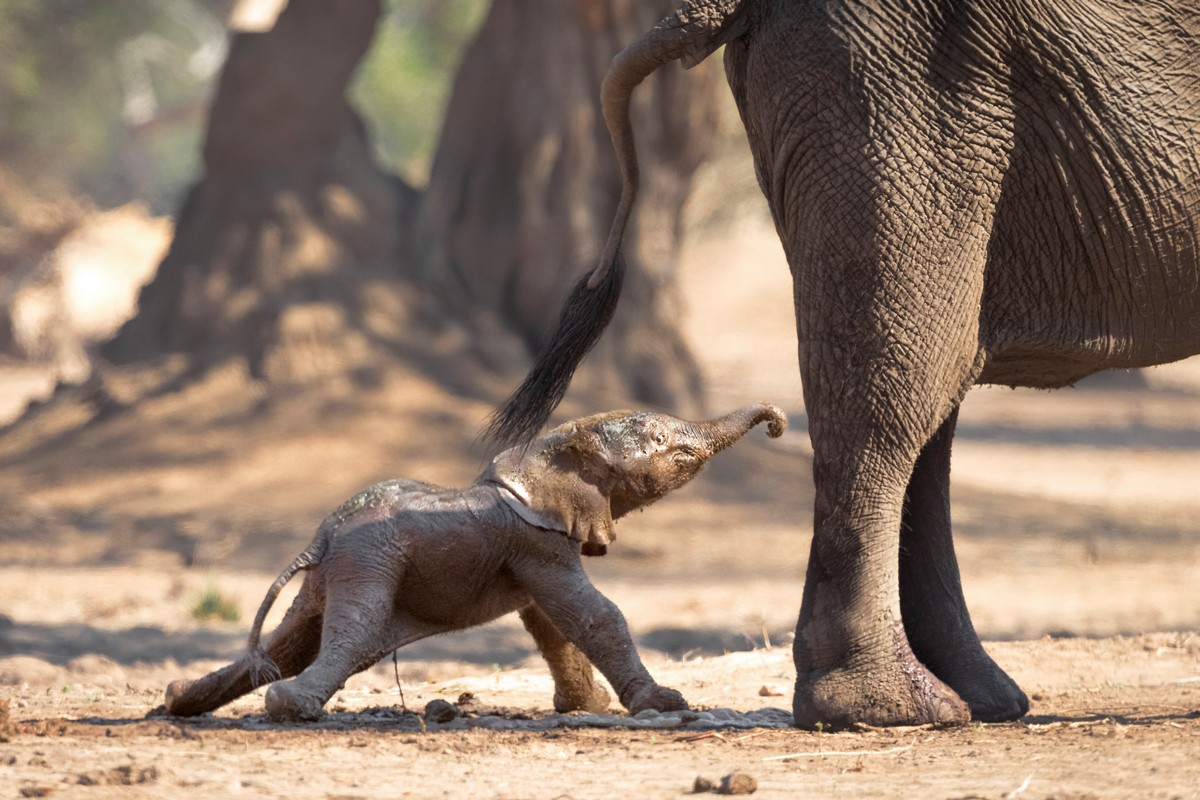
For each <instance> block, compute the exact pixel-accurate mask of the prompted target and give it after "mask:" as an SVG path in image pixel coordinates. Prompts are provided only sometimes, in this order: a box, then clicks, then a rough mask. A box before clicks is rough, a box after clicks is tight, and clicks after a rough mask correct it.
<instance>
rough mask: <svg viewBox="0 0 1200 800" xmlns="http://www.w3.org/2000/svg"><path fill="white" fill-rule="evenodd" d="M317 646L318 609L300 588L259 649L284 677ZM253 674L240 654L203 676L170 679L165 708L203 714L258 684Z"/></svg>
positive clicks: (187, 714)
mask: <svg viewBox="0 0 1200 800" xmlns="http://www.w3.org/2000/svg"><path fill="white" fill-rule="evenodd" d="M320 646H321V609H320V607H319V606H318V605H317V604H316V602H315V601H314V600H313V599H311V597H310V596H309V595H308V593H307V591H305V590H303V589H302V590H301V592H300V594H299V596H297V598H296V601H295V602H294V603H292V607H291V608H289V609H288V612H287V614H286V615H284V618H283V621H282V622H280V623H279V627H278V628H276V629H275V630H274V632H272V633H271V635H270V636H268V637H267V639H266V641H264V643H263V649H264V650H266V652H267V655H268V656H269V657H270V658H271V660H272V661H273V662H275V666H276V667H277V668H278V669H279V673H280V675H281V676H282V677H285V678H287V677H291V676H292V675H296V674H299V673H300V671H301V670H303V669H304V668H305V667H307V666H308V665H309V664H311V663H312V662H313V659H315V658H316V657H317V651H318V649H319V648H320ZM253 678H254V676H252V675H251V668H250V659H249V658H248V657H247V656H243V657H241V658H239V659H238V660H237V661H235V662H234V663H232V664H230V665H229V666H227V667H223V668H221V669H219V670H217V671H216V672H212V673H209V674H208V675H205V676H204V677H203V678H199V679H197V680H177V681H171V683H170V685H169V686H167V697H166V704H165V705H166V710H167V712H168V713H169V714H172V715H174V716H177V717H194V716H196V715H197V714H204V713H206V712H208V711H212V710H214V709H216V708H220V707H221V706H223V705H225V704H226V703H228V702H231V701H233V700H236V699H237V698H239V697H241V696H242V695H244V694H248V693H249V692H252V691H253V690H254V689H255V688H256V687H257V685H258V684H255V683H254V680H253Z"/></svg>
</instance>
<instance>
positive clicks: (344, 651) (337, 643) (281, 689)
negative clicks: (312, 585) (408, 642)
mask: <svg viewBox="0 0 1200 800" xmlns="http://www.w3.org/2000/svg"><path fill="white" fill-rule="evenodd" d="M327 592H328V593H327V595H326V598H325V620H324V624H323V626H322V630H321V645H320V652H319V653H318V654H317V657H316V659H315V660H313V662H312V663H311V664H309V665H308V666H307V667H306V668H305V669H304V671H303V672H301V673H300V674H299V675H297V676H296V677H295V678H293V679H292V680H284V681H276V682H275V683H272V684H271V685H270V686H269V687H268V688H267V696H266V706H267V714H268V715H269V716H270V717H271V719H273V720H275V721H276V722H284V721H289V722H290V721H297V720H313V719H317V718H318V717H319V716H321V710H322V709H323V708H324V707H325V703H326V702H328V701H329V698H330V697H333V693H334V692H336V691H337V690H338V689H341V688H342V686H343V685H344V684H345V683H346V679H347V678H349V677H350V676H351V675H354V674H356V673H358V672H361V671H362V670H364V669H366V668H367V667H369V666H371V665H372V664H374V663H375V662H376V661H378V660H379V659H380V658H382V657H383V656H384V655H385V654H386V653H388V652H390V651H391V650H393V649H394V648H395V647H397V646H399V645H397V644H390V645H389V644H386V643H388V642H392V641H393V640H394V638H395V637H394V635H393V632H392V630H391V629H392V627H393V626H390V625H389V622H390V618H391V615H392V594H393V593H392V591H390V590H388V589H384V588H381V587H379V586H377V585H374V584H371V585H366V586H356V587H353V588H347V587H345V586H332V587H328V589H327Z"/></svg>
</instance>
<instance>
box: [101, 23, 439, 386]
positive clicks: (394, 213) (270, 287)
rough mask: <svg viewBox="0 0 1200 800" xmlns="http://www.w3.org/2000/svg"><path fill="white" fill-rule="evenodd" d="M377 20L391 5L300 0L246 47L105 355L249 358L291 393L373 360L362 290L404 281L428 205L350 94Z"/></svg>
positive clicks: (228, 69)
mask: <svg viewBox="0 0 1200 800" xmlns="http://www.w3.org/2000/svg"><path fill="white" fill-rule="evenodd" d="M379 14H380V0H291V2H289V3H288V5H287V7H286V8H285V9H284V10H283V12H282V13H281V14H280V16H279V18H278V20H277V22H276V24H275V25H274V27H272V28H271V29H270V30H268V31H265V32H261V33H245V32H244V33H239V34H237V35H236V36H235V37H234V39H233V41H232V44H231V49H230V53H229V56H228V59H227V61H226V64H225V67H224V70H223V71H222V74H221V78H220V81H219V83H218V87H217V93H216V98H215V100H214V103H213V107H212V110H211V112H210V116H209V123H208V133H207V138H206V141H205V143H204V154H203V155H204V175H203V177H202V178H201V180H200V181H199V182H198V183H197V184H196V186H194V187H193V188H192V190H191V192H190V193H189V195H188V198H187V200H186V201H185V203H184V206H183V208H182V209H181V211H180V213H179V216H178V221H177V227H176V233H175V238H174V240H173V242H172V245H171V248H170V250H169V251H168V253H167V256H166V258H165V259H164V261H163V262H162V264H161V265H160V267H159V270H158V273H157V275H156V277H155V279H154V280H153V281H152V282H151V283H150V284H149V285H147V286H146V287H145V289H143V291H142V294H141V296H140V299H139V311H138V314H137V316H136V317H134V318H133V319H132V320H131V321H130V322H129V323H127V324H126V325H125V327H124V328H123V329H122V330H121V332H120V333H119V334H118V335H117V337H116V338H115V339H114V340H113V341H111V342H110V343H109V344H108V345H106V346H105V348H104V351H103V352H104V355H105V356H106V357H107V358H109V359H110V360H112V361H114V362H116V363H118V364H119V363H128V362H132V361H137V360H141V359H145V358H148V357H153V356H156V355H160V354H163V353H168V352H185V353H187V354H188V355H189V356H190V357H191V358H192V359H193V360H194V367H195V368H196V369H198V370H202V369H204V368H206V367H208V366H211V365H213V364H215V363H220V362H222V361H224V360H227V359H230V358H245V360H246V363H247V366H248V368H249V372H250V374H251V375H253V376H255V377H258V378H262V379H265V380H268V381H271V382H284V383H287V382H291V381H293V380H297V379H308V378H313V377H320V376H321V375H323V374H325V373H328V372H334V371H337V372H340V371H346V370H347V369H350V370H352V369H354V368H355V367H356V366H357V365H359V364H361V363H365V362H366V361H367V360H368V359H369V357H370V354H371V351H372V349H373V337H372V336H371V331H370V330H369V323H368V321H367V317H368V316H369V314H368V308H367V305H366V302H367V301H366V299H365V295H367V294H368V292H367V289H368V288H369V287H379V286H384V285H386V284H389V283H390V284H395V283H396V281H395V264H396V261H397V259H398V257H399V256H398V254H399V251H400V243H401V232H402V231H403V230H405V229H406V228H407V225H406V224H405V222H404V219H405V217H406V216H409V217H411V214H412V212H413V210H414V209H415V203H416V194H415V192H413V190H411V189H409V188H407V187H405V186H404V185H402V183H401V182H400V181H399V179H397V178H394V177H392V176H388V175H385V174H384V173H382V172H381V171H380V170H378V169H377V168H376V167H375V165H374V164H373V163H372V161H371V158H370V154H369V149H368V144H367V140H366V135H365V131H364V129H363V126H362V124H361V121H360V120H359V119H358V117H357V116H356V115H355V113H354V111H353V110H352V109H351V108H350V106H349V105H348V104H347V103H346V100H345V99H344V94H345V90H346V87H347V84H348V83H349V80H350V78H351V76H352V74H353V72H354V69H355V67H356V66H357V65H358V62H359V60H360V59H361V58H362V56H363V55H364V54H365V53H366V50H367V47H368V46H369V44H370V41H371V36H372V34H373V32H374V29H375V25H376V22H377V19H378V17H379Z"/></svg>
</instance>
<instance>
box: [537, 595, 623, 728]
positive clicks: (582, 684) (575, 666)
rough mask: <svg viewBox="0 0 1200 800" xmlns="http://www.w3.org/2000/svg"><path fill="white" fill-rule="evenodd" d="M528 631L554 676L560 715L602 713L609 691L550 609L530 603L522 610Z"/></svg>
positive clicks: (606, 706) (555, 707) (555, 708)
mask: <svg viewBox="0 0 1200 800" xmlns="http://www.w3.org/2000/svg"><path fill="white" fill-rule="evenodd" d="M520 615H521V621H522V622H523V623H525V630H527V631H529V635H530V636H532V637H533V640H534V641H535V642H537V646H538V649H539V650H541V651H542V657H543V658H545V659H546V665H547V666H549V667H550V676H551V677H552V678H554V710H555V711H557V712H559V713H560V714H565V713H566V712H568V711H590V712H592V713H593V714H598V713H600V712H601V711H604V710H605V709H607V708H608V700H609V697H608V692H607V691H605V689H604V687H603V686H601V685H600V684H598V683H596V675H595V671H594V670H593V669H592V662H590V661H588V658H587V656H585V655H584V654H583V653H582V652H580V650H579V648H578V647H576V646H575V645H573V644H571V642H570V641H568V640H567V637H565V636H563V635H562V631H560V630H559V629H558V628H557V627H555V625H554V623H553V622H551V621H550V618H549V617H547V616H546V612H544V611H542V609H540V608H538V607H537V606H536V605H530V606H526V607H525V608H523V609H521V611H520Z"/></svg>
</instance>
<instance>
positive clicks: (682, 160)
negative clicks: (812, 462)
mask: <svg viewBox="0 0 1200 800" xmlns="http://www.w3.org/2000/svg"><path fill="white" fill-rule="evenodd" d="M674 6H675V2H674V0H652V1H649V2H648V1H646V0H575V1H574V2H567V1H566V0H494V1H493V3H492V6H491V9H490V11H489V13H488V16H487V18H486V20H485V22H484V24H483V27H482V29H481V31H480V33H479V35H478V37H477V38H476V40H475V41H474V43H473V44H472V45H471V47H470V48H469V50H468V52H467V54H466V57H465V59H464V61H463V64H462V66H461V68H460V70H459V73H458V76H457V80H456V83H455V86H454V91H453V94H452V97H451V100H450V104H449V108H448V110H447V113H446V119H445V125H444V128H443V133H442V137H441V140H440V143H439V147H438V151H437V155H436V158H435V160H434V164H433V171H432V175H431V178H430V183H429V187H428V189H427V190H426V192H425V193H424V196H423V199H422V204H421V208H420V211H419V215H418V219H419V224H418V236H417V240H416V241H417V245H418V257H417V258H416V259H414V261H413V263H414V264H416V265H419V267H418V271H417V273H416V277H417V278H418V279H419V280H420V281H421V282H422V283H423V284H424V285H426V286H432V287H434V288H435V289H436V291H438V292H439V293H440V294H441V295H442V296H443V297H444V298H446V299H447V300H448V301H449V302H450V303H451V305H452V306H454V307H456V308H458V309H459V310H460V311H461V312H462V313H464V314H466V315H467V316H468V317H469V318H470V319H471V320H472V321H473V324H474V326H475V332H474V334H473V338H475V339H476V340H479V341H481V342H484V343H487V344H490V345H492V346H493V352H492V353H491V356H492V358H493V359H494V360H496V359H505V358H511V357H512V356H511V353H512V348H510V349H509V351H508V352H507V353H505V352H504V351H503V350H501V349H497V348H496V345H497V344H498V343H500V342H501V341H502V340H503V337H502V336H498V335H497V334H498V332H501V331H511V332H514V333H515V334H516V336H517V337H518V338H519V342H520V346H519V347H518V348H517V349H518V350H519V351H520V355H519V356H518V358H519V359H520V360H521V363H522V364H526V363H528V362H527V358H528V356H529V355H531V354H533V353H536V352H537V350H539V349H540V348H541V347H542V345H543V344H544V343H545V342H546V340H547V339H548V338H549V335H550V333H551V332H552V331H553V328H554V324H555V322H556V320H557V317H558V312H559V309H560V308H561V306H562V302H563V300H564V299H565V297H566V296H567V294H568V292H569V290H570V288H571V287H572V286H573V285H574V283H575V282H576V281H577V280H578V279H579V278H580V277H581V276H582V275H583V274H584V273H586V272H587V271H589V270H590V269H592V268H593V267H594V266H595V260H596V259H597V258H598V256H599V251H600V249H601V248H602V247H603V244H604V241H605V236H606V234H607V232H608V228H609V226H610V224H611V222H612V218H613V212H614V210H615V209H616V205H617V201H618V199H619V197H620V190H621V182H620V176H619V173H618V169H617V164H616V158H615V156H614V155H613V150H612V145H611V143H610V142H609V137H608V132H607V129H606V128H605V126H604V119H603V116H602V114H601V111H600V104H599V98H600V82H601V80H602V78H603V76H604V73H605V71H606V69H607V67H608V64H609V62H610V61H611V59H612V57H613V56H614V55H615V54H616V53H617V52H619V51H620V50H621V49H622V48H623V47H624V46H625V45H626V44H628V43H629V42H631V41H633V40H634V39H636V38H637V36H638V35H640V34H641V33H642V32H643V31H644V30H646V29H647V28H649V27H651V26H652V25H654V24H655V23H656V22H657V21H658V20H659V19H660V18H661V17H663V16H665V15H666V14H667V13H669V12H670V11H671V9H672V8H673V7H674ZM710 62H712V63H708V62H706V63H705V64H702V65H701V66H700V67H698V68H696V69H695V70H693V71H692V72H691V73H690V74H687V75H685V74H684V73H683V70H682V69H681V68H678V67H674V66H673V67H672V68H670V69H664V70H662V71H660V72H659V73H658V74H656V75H654V76H653V77H652V78H650V79H649V80H647V81H646V83H645V85H643V86H642V87H640V88H639V90H638V92H637V93H636V94H635V98H634V111H633V116H634V122H635V133H636V135H637V137H638V147H639V152H640V155H641V162H642V165H643V171H642V188H641V195H640V199H639V205H638V207H637V209H636V211H635V215H634V219H633V220H632V222H631V226H630V231H629V233H628V234H627V235H626V238H625V246H624V252H625V256H626V260H627V264H628V267H629V271H628V277H627V279H626V287H625V291H624V298H623V300H622V302H621V306H620V309H619V310H618V312H617V316H616V318H615V319H614V320H613V323H612V325H611V327H610V329H609V333H608V335H607V336H606V337H605V339H604V340H602V342H601V344H600V345H599V346H598V347H597V348H596V351H595V352H594V353H593V354H592V356H591V357H590V358H589V360H588V362H587V363H586V364H585V368H584V369H583V370H581V371H580V373H579V374H578V376H577V382H578V381H580V380H582V381H583V382H585V384H592V385H594V384H597V383H605V384H609V385H617V386H623V389H624V392H625V393H626V394H628V395H631V396H632V397H633V398H634V399H636V400H638V401H643V402H649V403H653V404H656V405H659V406H663V407H669V408H672V409H675V410H676V411H678V412H680V413H693V412H695V411H696V410H698V406H700V405H701V402H700V375H699V370H698V368H697V365H696V362H695V360H694V358H693V357H692V354H691V353H690V351H689V350H688V347H687V345H686V343H685V342H684V340H683V338H682V336H681V334H680V332H679V329H678V320H679V318H680V298H679V292H678V290H677V287H676V264H677V260H678V255H679V246H680V235H681V217H682V211H683V207H684V204H685V202H686V200H687V196H688V191H689V188H690V185H691V180H692V175H693V173H694V171H695V170H696V168H697V167H698V166H699V165H700V163H701V162H702V161H703V160H704V159H705V158H706V157H707V156H708V155H709V153H710V151H711V149H712V142H713V140H714V133H715V131H716V128H717V114H718V105H717V97H718V91H719V87H720V85H721V76H720V72H719V67H718V66H717V65H716V59H710Z"/></svg>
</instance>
